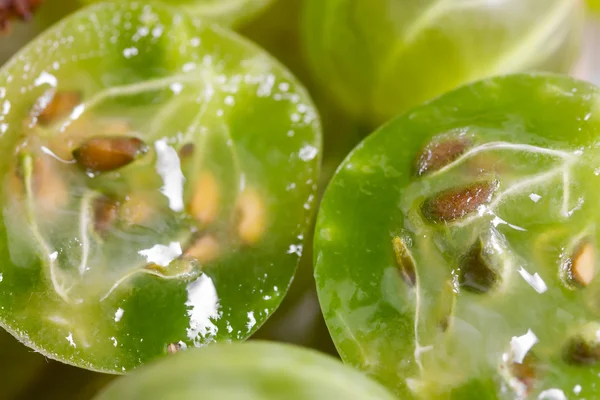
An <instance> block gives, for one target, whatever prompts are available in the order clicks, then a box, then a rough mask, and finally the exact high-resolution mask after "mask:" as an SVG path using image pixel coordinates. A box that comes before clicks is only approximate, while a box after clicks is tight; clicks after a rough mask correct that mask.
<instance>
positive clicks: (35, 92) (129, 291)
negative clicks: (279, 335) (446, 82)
mask: <svg viewBox="0 0 600 400" xmlns="http://www.w3.org/2000/svg"><path fill="white" fill-rule="evenodd" d="M144 10H145V11H144ZM90 24H91V25H93V26H97V27H98V29H85V31H84V32H82V31H81V30H80V29H79V28H80V27H82V26H90ZM100 27H102V28H100ZM140 32H147V33H148V35H145V36H144V35H140V34H139V33H140ZM136 35H137V36H136ZM140 36H141V37H140ZM111 38H116V41H115V42H111ZM53 43H62V45H61V46H60V47H58V48H57V49H52V44H53ZM132 49H134V50H132ZM194 64H195V65H196V69H192V66H193V65H194ZM24 71H25V72H24ZM43 72H45V73H43ZM40 76H41V78H40ZM54 78H55V79H56V84H57V89H58V90H59V91H61V90H66V91H69V90H76V91H79V92H80V93H81V94H82V96H83V97H82V104H84V105H85V109H84V112H83V114H81V115H80V116H78V117H77V115H78V114H79V113H78V110H79V109H75V110H74V111H73V112H72V113H71V114H70V115H69V116H67V117H61V118H58V119H57V120H55V121H53V122H52V123H51V124H50V125H47V126H42V125H37V126H35V127H33V128H28V127H27V125H26V124H24V123H23V122H24V121H25V120H26V119H27V118H28V116H29V113H30V110H31V108H32V105H33V104H34V103H35V102H36V101H37V100H38V99H39V98H40V96H41V95H42V94H44V93H46V91H47V90H48V89H49V88H50V86H51V85H53V84H54V83H55V82H54ZM0 81H2V82H6V86H5V89H6V91H5V92H4V91H3V92H2V96H3V97H4V99H3V100H2V102H3V104H4V107H3V108H2V113H1V115H0V117H1V118H2V123H3V125H2V129H5V133H4V134H3V136H2V140H0V150H1V151H2V154H4V155H6V156H5V157H4V158H3V159H2V161H1V163H0V173H1V174H2V175H3V176H5V177H6V178H4V179H5V182H7V184H6V185H4V186H3V187H4V188H5V189H4V192H3V193H2V197H1V198H2V206H3V213H2V222H3V226H4V227H6V229H2V231H1V232H0V257H1V259H2V260H3V262H2V265H1V266H0V274H2V275H1V276H2V281H1V283H0V285H1V287H2V291H1V293H0V323H1V325H2V326H3V327H5V328H6V329H7V330H8V331H9V332H11V333H12V334H13V335H14V336H16V337H17V338H18V339H19V340H21V341H23V342H24V343H25V344H27V345H28V346H30V347H32V348H34V349H35V350H37V351H39V352H41V353H42V354H44V355H46V356H48V357H51V358H54V359H57V360H59V361H62V362H66V363H69V364H73V365H76V366H79V367H83V368H88V369H92V370H96V371H101V372H108V373H123V372H126V371H129V370H130V369H133V368H135V367H137V366H139V365H140V364H144V363H146V362H147V361H149V360H152V359H154V358H157V357H159V356H162V355H164V354H166V353H167V347H168V345H169V344H172V343H181V344H182V345H186V346H188V347H190V346H202V345H205V344H208V343H212V342H219V341H227V342H228V341H238V340H244V339H246V338H247V337H249V336H250V335H251V334H252V333H254V332H255V331H256V330H257V329H258V327H260V325H261V324H262V323H263V322H264V321H265V320H266V319H267V318H268V317H269V315H270V314H271V313H272V312H273V311H274V310H275V309H276V308H277V307H278V305H279V304H280V302H281V300H282V298H283V297H284V295H285V293H286V290H287V288H288V286H289V284H290V282H291V280H292V277H293V275H294V272H295V270H296V266H297V264H298V260H299V257H300V254H301V252H302V244H303V238H304V235H305V234H306V230H307V229H308V226H309V223H310V221H311V217H312V214H313V211H312V209H313V207H314V199H315V194H316V182H317V178H318V174H319V164H320V147H321V129H320V124H319V120H318V118H317V116H316V111H315V109H314V107H313V106H312V104H311V101H310V99H309V97H308V95H307V93H306V92H305V90H304V89H303V87H302V86H301V85H300V84H299V83H298V82H297V81H296V79H295V78H294V77H293V76H292V75H291V74H290V73H289V72H287V70H285V69H284V68H283V67H282V66H281V65H280V64H278V63H277V62H276V61H274V60H273V59H272V58H270V56H268V55H267V54H266V53H265V52H264V51H262V50H260V49H259V48H257V47H256V46H255V45H252V44H251V43H249V42H247V41H246V40H244V39H242V38H241V37H239V36H237V35H236V34H234V33H232V32H230V31H228V30H226V29H223V28H220V27H218V26H214V25H211V24H207V23H200V22H198V21H197V20H195V19H192V18H190V17H188V16H185V15H183V14H180V13H179V12H178V11H177V9H175V8H170V7H166V6H160V5H156V6H152V7H151V8H149V9H148V8H146V7H143V6H142V5H141V4H136V3H131V2H127V3H122V4H116V3H109V4H98V5H93V6H90V7H89V8H86V9H84V10H82V11H80V12H78V13H76V14H74V15H72V16H70V17H68V18H66V19H64V20H63V21H62V22H60V23H59V24H58V25H56V26H55V27H53V28H51V29H50V30H49V31H47V32H45V33H44V34H43V35H42V36H40V37H39V38H38V39H36V40H35V41H34V42H32V43H31V44H30V45H28V46H27V47H26V48H24V49H23V50H22V51H21V52H20V53H19V54H18V55H17V56H15V57H14V58H13V59H12V60H11V61H10V62H9V63H8V64H6V65H5V66H4V67H3V69H2V70H0ZM35 81H37V84H34V82H35ZM22 88H23V89H22ZM73 113H74V114H73ZM75 117H77V118H78V119H79V120H85V119H91V121H92V123H91V125H87V126H86V128H85V129H84V130H83V131H84V132H85V134H89V135H91V136H94V135H99V134H100V135H101V134H103V133H104V132H102V131H100V132H95V131H94V129H95V128H96V127H97V126H100V125H99V124H98V123H96V122H94V121H95V119H96V118H100V120H102V118H112V119H114V118H117V119H120V120H125V121H127V122H128V123H129V125H130V130H131V132H132V134H135V135H138V136H139V137H140V138H141V139H142V140H143V141H144V142H145V143H146V145H147V148H148V152H147V153H145V154H144V155H142V156H140V158H139V159H137V160H136V161H134V162H133V163H131V164H129V165H127V166H125V167H123V168H121V169H118V170H116V171H114V172H107V173H100V174H97V175H96V176H93V175H92V176H88V175H87V174H86V173H85V172H84V171H83V170H82V169H81V168H79V167H78V166H77V165H73V164H63V163H61V162H59V161H57V160H54V159H53V158H51V157H49V156H48V155H46V154H43V153H42V152H40V148H36V147H35V143H39V142H41V143H46V142H50V143H51V142H52V139H53V138H56V137H57V135H59V132H60V131H61V127H66V129H67V132H70V131H69V130H70V129H75V130H76V127H77V122H72V123H69V121H70V120H71V119H72V118H75ZM78 122H79V121H78ZM98 129H100V128H98ZM162 138H167V139H168V141H167V144H166V145H167V146H170V147H171V151H178V150H179V149H181V148H182V147H183V146H184V145H186V144H189V143H193V144H194V145H195V151H194V153H193V155H192V156H191V157H188V158H187V159H182V160H181V172H182V173H183V176H184V178H185V181H184V185H183V200H184V204H186V205H187V204H189V202H190V201H191V200H190V199H191V197H192V194H193V191H194V188H195V186H194V183H195V182H196V178H197V177H198V176H199V173H200V172H201V171H203V170H209V171H211V172H212V173H213V175H214V178H215V181H216V184H217V185H218V188H219V191H220V193H221V194H220V202H219V209H218V212H217V215H216V219H215V221H214V222H213V223H210V224H208V225H199V224H198V223H197V222H196V221H195V220H193V219H192V218H191V217H190V216H189V215H187V213H186V212H180V211H175V210H173V209H171V208H170V202H169V201H168V199H167V197H166V196H164V195H163V194H162V192H161V191H162V190H163V186H164V182H163V179H162V177H161V176H160V175H159V173H157V157H158V155H157V154H158V153H157V152H158V150H156V149H157V147H156V145H157V143H158V144H160V143H163V145H165V142H164V140H163V141H162V142H158V141H159V140H161V139H162ZM24 139H27V143H30V144H29V145H27V146H25V147H21V148H20V150H18V149H15V146H17V144H19V143H20V144H22V143H23V140H24ZM34 139H35V140H34ZM59 142H60V140H59ZM63 142H64V140H63ZM31 144H33V146H32V145H31ZM38 157H39V158H40V159H45V160H46V161H47V162H50V163H53V164H52V165H54V166H55V168H56V169H57V170H58V171H60V174H62V175H60V174H59V176H62V178H63V180H66V181H67V182H68V185H67V186H66V187H67V191H68V197H67V198H68V202H67V204H66V205H65V206H62V207H63V208H64V209H61V210H60V213H55V214H45V213H44V211H43V209H41V208H39V199H37V198H36V196H35V193H36V192H35V187H36V186H35V184H36V176H35V174H34V171H35V169H34V165H35V160H36V158H38ZM10 168H13V169H16V170H17V171H18V174H17V176H20V177H21V178H20V179H21V185H22V186H23V190H21V191H19V190H16V189H15V187H14V186H11V184H10V182H11V179H10V178H9V169H10ZM171 171H172V172H177V168H176V167H175V168H174V169H173V168H172V169H171ZM13 181H14V178H13ZM242 186H244V187H246V188H253V189H254V190H255V191H256V192H257V193H259V198H260V201H261V202H262V206H263V210H264V219H263V221H264V223H263V226H264V229H263V233H262V235H261V236H260V237H259V238H258V241H256V242H254V243H245V242H243V241H242V240H241V238H240V237H238V235H237V234H236V232H238V231H237V221H238V220H237V218H238V216H237V215H238V214H236V211H235V210H236V208H235V207H236V204H237V202H238V200H240V199H242V198H243V197H241V193H242V189H241V187H242ZM57 190H59V188H57ZM136 191H139V193H142V194H143V195H144V196H145V198H146V199H147V200H148V201H151V204H154V205H155V209H154V211H155V212H154V213H153V214H152V215H151V218H150V219H149V221H148V222H147V223H145V225H144V224H142V225H141V226H127V225H125V224H124V223H123V222H122V221H121V220H120V219H119V218H120V217H118V218H117V220H116V222H115V223H114V225H112V226H111V228H110V229H109V230H108V232H107V233H106V235H105V236H104V237H101V236H100V235H98V234H97V232H95V231H94V228H93V225H94V224H93V221H94V216H93V213H92V212H91V211H90V206H91V204H92V202H93V201H94V199H95V198H97V197H98V196H100V195H101V194H111V195H114V196H117V197H118V198H121V199H123V198H124V197H125V196H127V195H129V194H130V193H132V192H136ZM240 201H241V200H240ZM42 205H43V204H42ZM57 215H58V217H57ZM194 229H199V230H201V231H207V232H208V233H210V234H211V235H213V237H214V238H215V239H216V240H217V241H218V242H219V244H220V252H219V254H218V255H217V257H216V258H214V259H213V260H210V261H208V262H206V263H204V264H202V263H197V262H196V263H195V262H182V261H179V260H177V259H176V260H174V261H173V262H172V263H170V264H169V265H167V266H165V267H163V268H159V269H148V268H147V265H148V264H147V263H148V261H147V260H146V259H145V258H144V257H142V256H141V255H140V253H139V252H140V251H142V250H147V249H149V248H152V247H153V246H154V245H157V244H161V245H165V246H166V245H169V243H172V242H179V243H180V244H181V247H182V248H185V246H186V244H187V243H188V242H189V241H190V240H191V237H192V233H193V230H194ZM82 232H83V233H82ZM54 252H56V253H54ZM84 260H86V261H87V263H84V262H83V261H84ZM82 265H83V268H81V267H82ZM86 266H87V268H86ZM82 271H83V272H82ZM194 289H196V290H195V291H194ZM119 310H122V311H119Z"/></svg>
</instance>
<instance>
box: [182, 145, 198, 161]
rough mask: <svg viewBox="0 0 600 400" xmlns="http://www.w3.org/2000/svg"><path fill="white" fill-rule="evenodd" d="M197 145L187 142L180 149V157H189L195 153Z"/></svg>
mask: <svg viewBox="0 0 600 400" xmlns="http://www.w3.org/2000/svg"><path fill="white" fill-rule="evenodd" d="M194 151H195V146H194V144H193V143H187V144H185V145H184V146H183V147H182V148H181V149H179V157H180V158H188V157H191V156H192V155H193V154H194Z"/></svg>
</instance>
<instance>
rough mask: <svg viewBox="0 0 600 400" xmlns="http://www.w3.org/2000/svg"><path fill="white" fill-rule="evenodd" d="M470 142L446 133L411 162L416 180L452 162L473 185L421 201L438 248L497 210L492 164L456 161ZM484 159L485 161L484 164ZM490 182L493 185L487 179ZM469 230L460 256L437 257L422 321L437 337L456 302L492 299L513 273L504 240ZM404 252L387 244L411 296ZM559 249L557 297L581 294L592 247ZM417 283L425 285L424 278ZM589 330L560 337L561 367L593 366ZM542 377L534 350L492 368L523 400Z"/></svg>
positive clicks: (413, 283)
mask: <svg viewBox="0 0 600 400" xmlns="http://www.w3.org/2000/svg"><path fill="white" fill-rule="evenodd" d="M475 140H476V138H475V137H474V136H466V135H465V134H464V132H462V131H461V132H459V134H458V135H457V134H456V132H450V133H449V134H443V135H439V136H436V137H434V138H433V139H432V140H431V141H430V142H429V143H428V144H426V145H425V146H424V147H423V148H422V150H421V151H420V152H419V154H418V156H417V157H416V159H415V161H414V164H413V174H414V176H415V178H416V179H419V180H429V179H436V178H435V177H436V176H437V174H435V173H436V172H439V171H440V170H443V169H444V168H445V167H448V166H449V165H450V164H452V163H454V162H457V163H458V164H460V165H459V166H456V165H454V166H453V167H457V169H460V171H461V173H465V174H467V176H468V177H474V179H475V180H476V181H475V182H474V183H469V184H459V185H457V186H455V187H450V188H448V189H445V190H442V191H439V192H437V193H434V194H433V195H431V196H429V197H427V198H426V199H425V200H424V201H421V203H420V215H421V217H422V218H423V222H424V223H426V224H427V225H429V227H430V228H432V229H434V230H436V232H439V233H440V237H439V238H438V239H439V240H444V239H443V238H444V237H445V235H446V233H441V232H442V231H443V232H448V231H449V230H454V229H460V228H459V227H460V226H468V224H469V222H470V221H472V220H473V214H474V213H476V212H479V215H485V214H486V208H485V207H486V206H487V205H490V208H493V207H494V205H495V204H497V203H498V202H497V201H496V199H495V198H496V197H498V196H501V194H500V193H499V190H498V189H499V188H500V180H499V178H497V177H498V176H500V175H502V174H501V171H500V170H499V169H498V168H497V164H498V159H497V158H495V157H488V155H487V154H476V153H477V149H474V151H473V152H472V153H473V154H474V156H473V157H464V158H465V160H462V159H461V160H462V161H461V160H459V159H460V158H461V156H463V155H465V154H466V152H467V151H469V150H471V149H473V147H472V146H473V143H474V141H475ZM486 158H489V160H487V161H486ZM457 160H459V161H457ZM463 161H464V162H463ZM482 161H483V162H482ZM448 168H452V167H448ZM473 172H475V174H473ZM490 176H491V177H493V178H489V177H490ZM482 178H483V179H482ZM493 200H494V201H493ZM461 224H462V225H461ZM477 226H478V228H475V229H476V231H475V232H472V235H471V237H475V240H474V243H473V244H471V245H470V247H468V250H467V251H466V252H465V251H464V250H460V251H456V249H454V248H449V247H448V248H445V250H444V251H446V252H447V253H446V254H445V257H448V258H453V260H449V263H450V264H451V265H452V267H453V268H454V269H453V271H452V276H453V279H452V280H451V281H447V282H446V284H445V285H444V287H443V289H442V291H441V292H440V293H439V300H440V301H439V303H440V304H438V305H437V306H433V307H432V312H433V314H434V315H431V316H430V317H431V318H435V321H436V322H437V324H438V327H439V328H440V329H441V331H442V332H446V331H448V330H449V329H450V328H451V326H452V314H453V313H454V304H455V302H456V298H457V295H458V294H460V293H461V292H462V291H463V290H464V291H465V292H467V293H470V294H469V295H468V296H471V295H477V296H485V295H488V296H492V295H493V294H494V293H496V292H498V291H500V290H502V289H499V287H501V286H503V285H504V283H505V282H504V281H505V280H507V276H508V275H507V274H508V272H509V271H508V269H511V268H515V266H514V265H512V264H511V263H510V262H508V261H507V259H506V257H509V256H507V254H510V253H511V250H510V249H509V248H508V247H509V246H508V243H507V242H506V239H505V237H504V235H502V234H501V233H500V232H499V231H498V230H497V229H496V225H494V224H493V223H492V224H490V225H489V226H487V227H486V226H485V225H484V227H483V228H482V229H481V228H479V226H480V225H477ZM427 236H428V237H429V236H430V235H429V234H428V235H427ZM446 245H447V244H446ZM411 247H412V245H411V241H410V240H407V239H406V238H404V237H401V236H396V237H394V238H393V240H392V249H393V252H394V258H395V261H396V266H397V267H398V271H399V275H400V276H401V278H402V279H403V280H404V282H405V283H406V284H407V285H408V286H409V287H410V288H416V291H417V292H418V290H419V287H418V286H419V284H418V279H417V270H418V266H417V263H416V262H415V259H414V258H413V255H412V253H411ZM566 247H567V250H565V251H564V253H565V254H566V256H564V258H563V259H562V262H561V263H560V273H561V276H562V278H563V283H564V285H565V288H564V289H565V290H584V289H586V288H587V287H589V286H590V285H592V283H593V282H594V279H595V278H596V263H597V256H596V246H595V239H594V237H593V236H592V235H587V236H586V235H579V236H577V239H573V243H572V244H570V245H568V246H566ZM553 267H554V268H556V266H553ZM424 277H425V278H426V275H425V276H424ZM481 298H482V299H484V297H481ZM597 328H598V327H594V328H593V329H591V328H590V329H587V328H585V329H584V328H581V329H580V332H579V333H578V331H576V332H575V333H568V334H567V339H566V341H565V342H564V343H565V344H564V345H563V346H562V359H563V361H564V362H565V363H567V364H570V365H572V366H592V365H594V366H595V365H598V364H599V363H600V341H599V340H598V336H597V332H599V330H598V329H597ZM586 329H587V330H589V331H590V332H591V333H590V332H587V331H586ZM586 332H587V333H586ZM588 333H589V334H588ZM511 352H512V350H508V352H507V354H508V355H510V354H512V353H511ZM543 369H544V368H543V367H541V362H540V360H539V359H538V358H537V355H536V352H535V350H532V351H529V350H528V353H527V354H526V356H525V358H524V359H523V360H522V361H520V362H517V361H515V360H513V359H512V358H510V357H507V358H506V359H505V360H503V362H502V363H500V370H501V372H502V374H503V376H507V377H508V378H507V379H509V381H511V382H512V383H510V385H511V387H513V385H516V386H514V387H513V388H515V390H517V391H518V392H519V393H521V395H524V396H527V395H528V394H529V393H531V392H532V390H533V388H534V387H535V385H536V382H538V380H539V378H540V377H541V376H542V374H543V373H544V371H543Z"/></svg>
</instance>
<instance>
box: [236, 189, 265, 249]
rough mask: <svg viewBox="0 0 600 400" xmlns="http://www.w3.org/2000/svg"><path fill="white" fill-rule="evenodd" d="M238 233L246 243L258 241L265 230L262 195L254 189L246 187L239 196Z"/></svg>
mask: <svg viewBox="0 0 600 400" xmlns="http://www.w3.org/2000/svg"><path fill="white" fill-rule="evenodd" d="M237 212H238V215H239V218H240V219H239V224H238V235H239V237H240V239H242V241H243V242H244V243H246V244H249V245H252V244H255V243H257V242H258V241H259V240H260V239H261V238H262V236H263V234H264V231H265V219H266V216H265V208H264V204H263V201H262V198H261V196H260V195H259V194H258V192H257V191H256V190H254V189H246V190H244V191H243V192H242V193H241V194H240V197H239V198H238V202H237Z"/></svg>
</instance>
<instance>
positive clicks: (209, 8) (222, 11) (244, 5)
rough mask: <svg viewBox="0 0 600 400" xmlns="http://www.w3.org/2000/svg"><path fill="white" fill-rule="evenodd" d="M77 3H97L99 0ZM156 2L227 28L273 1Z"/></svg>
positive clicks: (182, 0) (256, 12)
mask: <svg viewBox="0 0 600 400" xmlns="http://www.w3.org/2000/svg"><path fill="white" fill-rule="evenodd" d="M73 1H76V0H73ZM79 1H81V2H83V3H97V2H99V1H101V0H79ZM119 1H120V0H119ZM156 2H158V3H160V2H162V3H165V4H166V5H169V6H174V7H182V9H183V11H184V12H185V13H187V14H188V15H190V16H194V17H201V18H209V19H211V20H213V21H216V22H218V23H220V24H223V25H227V26H239V25H243V24H244V23H247V22H249V21H251V20H252V19H253V18H255V17H256V16H258V15H259V14H260V13H261V12H263V11H264V10H265V9H266V8H267V7H268V6H269V5H270V4H271V3H272V2H273V0H174V1H170V0H166V1H165V0H158V1H156Z"/></svg>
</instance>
